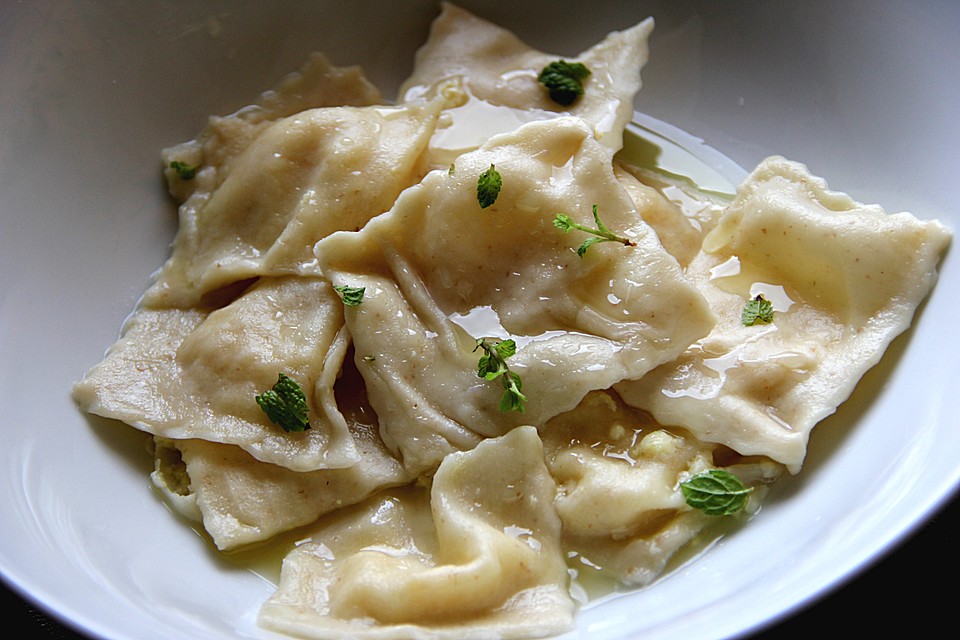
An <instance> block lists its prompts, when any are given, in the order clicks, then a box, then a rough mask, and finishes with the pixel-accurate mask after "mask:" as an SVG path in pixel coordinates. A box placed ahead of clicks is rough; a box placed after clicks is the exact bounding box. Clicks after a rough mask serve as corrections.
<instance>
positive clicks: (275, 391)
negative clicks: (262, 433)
mask: <svg viewBox="0 0 960 640" xmlns="http://www.w3.org/2000/svg"><path fill="white" fill-rule="evenodd" d="M256 400H257V404H258V405H260V408H261V409H262V410H263V412H264V413H265V414H267V417H268V418H269V419H270V422H273V423H274V424H276V425H279V426H280V428H281V429H283V430H284V431H287V432H290V431H295V432H299V431H306V430H307V429H309V428H310V422H309V420H308V419H307V415H308V412H309V408H308V407H307V399H306V397H305V396H304V395H303V390H302V389H301V388H300V385H298V384H297V382H296V381H295V380H293V378H290V377H289V376H287V375H285V374H283V373H281V374H279V376H278V377H277V383H276V384H275V385H273V388H271V389H269V390H267V391H264V392H263V393H262V394H260V395H258V396H256Z"/></svg>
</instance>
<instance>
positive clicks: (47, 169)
mask: <svg viewBox="0 0 960 640" xmlns="http://www.w3.org/2000/svg"><path fill="white" fill-rule="evenodd" d="M461 4H462V5H463V6H464V7H466V8H468V9H471V10H474V11H476V12H477V13H479V14H480V15H483V16H484V17H486V18H489V19H491V20H493V21H495V22H498V23H500V24H502V25H504V26H506V27H508V28H511V29H513V30H515V31H516V33H517V34H518V35H520V36H521V37H522V38H524V39H525V40H527V41H528V42H529V43H530V44H532V45H533V46H536V47H538V48H540V49H543V50H548V51H554V52H557V53H560V54H568V55H572V54H575V53H576V52H578V51H579V50H580V49H582V48H583V47H585V46H588V45H590V44H592V43H593V42H595V41H596V40H598V39H599V38H600V37H602V36H603V35H604V34H605V33H607V32H608V31H610V30H614V29H618V28H622V27H626V26H629V25H630V24H633V23H634V22H637V21H639V20H640V19H642V18H643V17H646V16H647V15H653V16H654V17H655V18H656V20H657V29H656V31H655V34H654V36H653V39H652V41H651V62H650V64H649V65H648V66H647V68H646V69H645V70H644V88H643V90H642V92H641V95H640V96H639V97H638V99H637V103H636V106H637V109H638V110H640V111H642V112H644V113H646V114H649V115H651V116H653V117H654V118H656V119H658V120H661V121H665V122H668V123H670V124H672V125H675V126H676V127H678V128H679V129H681V130H683V131H685V132H687V133H689V134H691V135H693V136H697V137H699V138H701V139H703V140H704V141H705V143H706V144H707V145H709V146H710V147H712V148H714V149H716V150H719V151H720V152H721V153H723V154H725V155H726V156H727V157H729V158H730V159H732V160H733V161H735V162H736V163H738V164H739V165H740V166H742V167H748V168H749V167H752V166H753V165H755V164H756V163H757V162H758V161H760V160H761V159H762V158H763V157H765V156H766V155H770V154H781V155H784V156H787V157H789V158H791V159H794V160H798V161H801V162H804V163H806V164H808V166H809V167H810V169H811V170H812V171H813V172H814V173H816V174H819V175H822V176H824V177H826V178H827V179H828V180H829V181H830V184H831V186H832V187H834V188H836V189H840V190H844V191H847V192H849V193H851V194H852V195H853V196H854V197H855V198H857V199H859V200H862V201H868V202H878V203H880V204H883V205H884V206H885V207H887V208H888V209H889V210H891V211H893V210H910V211H912V212H914V213H915V214H916V215H918V216H919V217H922V218H933V217H937V218H940V219H941V220H943V221H945V222H946V223H947V224H948V225H949V226H950V227H951V228H953V229H957V228H960V213H958V211H957V207H956V203H957V201H958V193H957V187H956V185H957V184H958V181H957V176H958V175H960V162H958V155H957V149H958V148H960V127H958V125H957V114H958V113H960V91H958V83H957V82H956V71H955V69H954V68H953V67H952V66H951V65H952V63H953V62H954V61H956V60H957V59H960V39H958V38H956V33H957V32H958V27H960V5H958V4H956V3H951V2H919V3H902V2H878V1H873V0H870V1H868V0H863V1H846V2H840V3H827V2H816V3H795V2H768V1H760V0H758V1H754V2H748V1H736V2H734V1H730V2H723V3H717V2H687V3H676V2H669V1H663V2H639V1H633V2H612V1H600V0H597V1H594V2H591V3H577V2H559V1H557V0H554V1H552V2H542V1H536V2H526V3H519V2H479V1H464V2H462V3H461ZM436 10H437V7H436V4H435V3H434V2H432V1H428V0H418V1H409V0H408V1H405V2H399V1H397V2H373V1H371V0H360V1H353V2H340V3H338V2H326V1H322V0H316V1H314V2H309V3H307V2H300V3H295V2H263V1H262V0H260V1H257V2H244V1H234V2H230V1H226V0H223V1H214V2H199V3H171V2H154V3H129V2H106V1H104V2H93V1H81V2H43V3H3V4H2V5H0V132H2V135H0V194H2V196H0V276H2V277H0V399H2V403H0V406H2V407H3V409H4V411H3V416H2V418H0V423H2V433H3V440H2V447H0V449H2V454H0V455H2V462H0V470H2V475H0V525H2V537H0V572H2V574H3V577H4V579H5V581H6V582H7V583H8V584H9V585H11V586H12V587H13V588H14V589H15V590H16V591H17V592H18V593H20V594H23V595H25V596H26V597H27V598H28V599H29V600H30V601H31V602H34V603H37V604H39V605H40V606H41V607H42V608H43V609H44V610H45V611H48V612H51V613H53V614H54V615H56V616H57V617H58V618H61V619H63V620H66V621H68V622H69V623H70V625H71V626H74V627H75V628H77V629H80V630H82V631H83V632H84V633H86V634H89V635H91V636H94V637H102V638H109V639H112V640H128V639H130V640H133V639H136V640H152V639H154V638H157V639H163V640H167V639H168V638H174V637H180V638H191V639H194V638H197V639H204V638H210V639H221V638H235V637H250V638H266V637H267V636H266V634H263V633H260V632H258V631H257V630H256V628H255V625H254V615H255V612H256V608H257V606H258V605H259V604H260V602H262V601H263V600H264V599H265V598H266V597H267V596H268V595H269V593H270V591H271V589H272V587H271V585H269V584H268V583H266V582H265V581H263V580H261V579H260V578H258V577H257V576H255V575H254V574H252V573H250V572H249V571H246V570H245V569H242V568H240V567H237V566H232V565H231V564H230V562H229V561H227V560H224V559H221V558H218V557H215V556H214V555H213V554H211V553H210V551H209V550H208V548H207V547H206V546H205V545H204V543H203V542H202V541H201V540H200V538H199V537H198V536H197V535H196V534H195V533H194V532H193V531H192V530H190V529H189V528H188V527H186V526H184V525H183V523H182V522H180V521H178V520H177V519H176V518H174V517H173V516H172V515H171V514H169V513H166V512H165V509H164V507H163V506H162V504H161V503H160V502H159V501H158V500H157V499H156V498H155V497H154V496H153V495H152V493H151V490H150V488H149V483H148V479H147V473H148V472H149V470H150V464H151V463H150V460H149V458H148V457H147V456H146V454H145V453H143V452H142V451H141V450H140V446H141V445H140V439H139V437H138V436H136V435H134V434H133V433H132V432H131V430H129V429H127V428H123V427H121V426H118V425H116V424H113V423H109V422H107V421H101V420H90V419H88V418H86V417H85V416H83V415H81V414H80V413H79V412H78V411H77V409H76V408H75V406H74V405H73V403H72V401H71V399H70V396H69V389H70V385H71V384H72V383H73V382H74V381H75V380H76V379H78V378H79V377H80V376H82V375H83V373H84V372H85V371H86V370H87V368H89V367H90V366H91V365H93V364H94V363H96V362H97V361H98V360H99V359H100V357H101V355H102V354H103V351H104V349H105V348H106V347H107V346H108V345H109V344H110V343H111V342H112V341H113V340H114V339H115V338H116V336H117V332H118V329H119V327H120V324H121V322H122V321H123V319H124V317H125V316H126V315H127V314H128V313H129V311H130V310H131V308H132V306H133V305H134V303H135V302H136V300H137V298H138V297H139V295H140V294H141V292H142V291H143V289H144V287H145V285H146V283H147V280H148V278H149V276H150V274H151V273H152V272H153V271H154V270H155V269H156V268H157V267H158V266H159V265H160V264H161V263H162V262H163V260H164V259H165V258H166V255H167V250H168V247H167V243H168V242H169V241H170V239H171V238H172V235H173V232H174V230H175V226H174V225H175V217H174V213H173V210H172V206H171V204H170V202H169V201H168V200H167V198H166V196H165V192H164V188H163V184H162V182H161V180H160V175H159V156H158V152H159V150H160V149H161V148H162V147H164V146H167V145H170V144H173V143H177V142H181V141H183V140H186V139H189V138H191V137H192V136H193V135H194V134H195V133H196V132H197V131H198V130H199V129H200V127H202V125H203V123H204V119H205V117H206V116H207V115H208V114H226V113H229V112H231V111H233V110H234V109H236V108H238V107H240V106H242V105H244V104H246V103H247V102H248V101H249V100H250V99H251V98H253V97H254V96H256V95H257V94H258V93H259V92H260V91H261V90H263V89H265V88H268V87H270V86H272V85H273V84H274V83H275V82H276V81H277V80H278V79H279V78H280V77H281V76H283V75H284V74H285V73H287V72H288V71H291V70H293V69H295V68H297V67H298V66H299V65H300V64H301V62H302V61H303V60H305V59H306V57H307V55H308V53H309V52H311V51H313V50H322V51H324V52H326V53H327V54H328V55H329V56H330V57H331V58H332V59H333V60H334V62H335V63H337V64H354V63H356V64H360V65H362V66H363V67H364V68H365V69H366V71H367V73H368V75H369V77H370V78H371V79H372V80H373V81H374V82H375V83H376V84H378V85H379V86H380V87H381V88H382V89H383V91H384V93H385V94H386V95H392V94H393V92H394V91H395V89H396V87H397V86H398V84H399V82H400V81H401V80H402V79H403V78H404V77H405V75H406V74H407V73H408V72H409V70H410V65H411V63H412V56H413V53H414V51H415V49H416V47H417V46H419V44H420V43H421V42H422V41H423V39H424V38H425V36H426V32H427V28H428V25H429V22H430V20H431V19H432V18H433V16H434V15H435V14H436ZM958 279H960V265H958V264H957V262H956V260H955V259H954V256H950V255H948V256H947V258H946V260H945V262H944V263H943V266H942V275H941V280H940V283H939V285H938V287H937V289H936V290H935V292H934V293H933V295H932V296H931V298H930V299H929V300H928V301H927V303H926V304H925V305H924V306H923V307H922V309H921V313H920V314H919V316H918V318H917V322H916V324H915V327H914V328H913V329H912V330H911V331H910V332H909V333H908V334H906V335H905V336H902V337H901V338H900V339H898V340H897V341H896V342H895V343H894V345H893V346H892V348H891V350H890V352H889V353H888V355H887V357H886V358H885V359H884V361H883V363H882V364H881V365H880V366H879V367H877V368H876V369H874V370H873V371H871V372H870V373H869V374H868V376H867V377H866V379H865V380H864V381H863V384H862V385H861V386H860V387H859V388H858V389H857V391H856V392H855V394H854V396H853V398H851V401H850V402H849V403H847V404H846V405H844V406H843V407H842V408H841V410H840V412H838V414H837V415H835V416H833V417H832V418H830V419H828V420H827V421H826V422H825V423H824V424H823V425H821V427H819V428H818V429H817V430H816V431H815V432H814V437H813V441H812V443H811V449H810V453H809V457H808V461H807V464H806V467H805V469H804V471H803V473H802V474H801V475H800V476H798V477H796V478H791V479H789V480H787V481H785V482H783V483H782V484H781V485H779V486H778V487H777V489H776V491H775V492H774V494H773V495H772V496H771V499H770V501H769V503H768V504H767V505H766V506H765V508H764V509H763V511H762V512H761V514H760V515H759V517H757V518H756V519H755V520H754V521H753V522H751V523H750V525H749V526H747V527H745V528H744V529H742V530H741V531H739V532H737V533H736V535H733V536H730V537H728V538H726V539H724V540H723V541H721V542H720V543H719V544H718V545H717V546H715V547H714V548H712V549H711V550H710V551H709V552H708V553H706V554H704V555H703V556H702V557H700V558H698V559H697V560H696V561H695V562H693V563H691V564H689V565H688V566H686V567H684V568H682V569H681V570H679V571H676V572H674V573H672V574H671V575H669V576H668V577H667V578H666V579H664V580H662V581H660V582H659V583H657V584H655V585H654V586H652V587H651V588H648V589H646V590H643V591H640V592H637V593H634V594H630V595H627V596H624V597H620V598H617V599H614V600H612V601H609V602H607V603H605V604H604V605H602V606H597V607H590V608H588V609H587V610H585V611H584V612H582V615H581V616H580V636H579V637H584V638H586V637H590V638H611V639H612V638H628V637H640V636H641V635H642V637H644V638H649V639H654V638H721V637H730V636H734V635H738V634H742V633H747V632H750V631H751V630H755V629H757V628H759V627H761V626H763V625H765V624H767V623H769V622H770V621H771V620H774V619H776V618H778V617H779V616H782V615H784V614H786V613H789V612H791V611H793V610H795V609H796V608H797V607H799V606H801V605H803V604H805V603H807V602H809V601H810V600H811V599H812V598H815V597H817V596H819V595H821V594H823V593H825V592H826V591H827V590H830V589H832V588H833V587H834V586H836V585H837V584H839V583H840V582H842V581H843V580H845V579H846V578H848V577H849V576H851V575H853V574H854V573H856V572H858V571H860V570H861V569H862V568H863V567H864V566H867V565H868V564H869V563H870V562H871V561H873V560H875V559H877V558H879V557H880V556H881V555H882V554H884V553H885V552H886V551H887V550H888V549H890V548H891V546H892V545H894V544H895V543H897V542H899V541H900V540H901V539H902V538H903V536H905V535H906V534H907V533H910V532H912V531H913V530H914V527H916V526H917V525H918V524H919V523H921V522H923V521H924V519H926V518H927V517H928V516H929V515H930V514H931V513H933V511H934V510H935V509H936V508H937V507H939V506H940V505H942V504H943V503H944V501H945V500H947V499H948V497H949V496H950V495H951V492H952V491H953V490H954V488H955V487H956V486H957V485H958V482H960V462H958V456H957V454H956V452H958V451H960V429H958V428H957V426H956V423H955V418H954V416H955V415H956V413H957V410H958V408H960V371H958V369H960V364H958V363H960V357H958V356H960V353H958V351H960V348H958V347H960V341H958V339H957V332H956V330H955V325H956V318H957V312H958V310H960V309H958V304H957V302H956V298H955V293H956V291H957V288H958ZM571 637H578V636H577V634H571Z"/></svg>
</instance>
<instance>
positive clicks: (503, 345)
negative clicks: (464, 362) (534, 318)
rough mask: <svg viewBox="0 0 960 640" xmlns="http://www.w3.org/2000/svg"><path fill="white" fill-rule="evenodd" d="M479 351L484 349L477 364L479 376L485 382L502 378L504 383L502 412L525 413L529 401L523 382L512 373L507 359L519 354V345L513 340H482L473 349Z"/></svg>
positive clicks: (501, 398) (501, 400) (501, 402)
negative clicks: (523, 388) (525, 404)
mask: <svg viewBox="0 0 960 640" xmlns="http://www.w3.org/2000/svg"><path fill="white" fill-rule="evenodd" d="M477 349H483V355H481V356H480V362H479V363H477V376H478V377H480V378H483V379H484V380H496V379H497V378H500V380H501V381H502V384H503V395H502V396H501V397H500V411H518V412H520V413H523V409H524V407H523V403H524V402H526V400H527V397H526V396H525V395H523V392H522V391H521V388H522V387H523V382H522V381H521V380H520V376H519V375H518V374H516V373H514V372H513V371H510V368H509V367H508V366H507V358H509V357H510V356H512V355H513V354H515V353H516V352H517V343H516V342H514V341H513V340H501V341H499V342H495V341H492V340H488V339H487V338H480V339H478V340H477V346H475V347H474V348H473V350H474V351H476V350H477Z"/></svg>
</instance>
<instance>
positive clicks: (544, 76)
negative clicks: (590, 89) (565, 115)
mask: <svg viewBox="0 0 960 640" xmlns="http://www.w3.org/2000/svg"><path fill="white" fill-rule="evenodd" d="M589 76H590V69H588V68H587V67H586V66H585V65H583V64H581V63H579V62H567V61H566V60H556V61H554V62H551V63H550V64H548V65H547V66H545V67H544V68H543V69H542V70H541V71H540V75H539V76H537V80H538V81H539V82H540V84H542V85H543V86H544V87H546V88H547V91H548V92H549V93H550V99H551V100H553V101H554V102H556V103H557V104H559V105H562V106H564V107H568V106H570V105H571V104H573V102H574V101H575V100H576V99H577V98H579V97H580V96H582V95H583V81H584V80H586V79H587V78H588V77H589Z"/></svg>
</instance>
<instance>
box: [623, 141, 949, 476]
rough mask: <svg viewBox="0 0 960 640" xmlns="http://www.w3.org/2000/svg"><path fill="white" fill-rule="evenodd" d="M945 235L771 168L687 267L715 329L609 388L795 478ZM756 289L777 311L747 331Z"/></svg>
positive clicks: (785, 166) (906, 318) (764, 167)
mask: <svg viewBox="0 0 960 640" xmlns="http://www.w3.org/2000/svg"><path fill="white" fill-rule="evenodd" d="M949 238H950V234H949V232H948V231H947V230H946V229H945V228H944V227H943V226H942V225H941V224H940V223H939V222H936V221H928V222H923V221H920V220H918V219H916V218H915V217H914V216H912V215H910V214H907V213H898V214H888V213H886V212H885V211H883V209H881V208H880V207H878V206H872V205H863V204H860V203H857V202H855V201H854V200H852V199H851V198H850V197H849V196H846V195H844V194H841V193H838V192H834V191H830V190H829V189H828V188H827V185H826V183H825V181H823V180H822V179H820V178H816V177H814V176H812V175H810V173H809V172H808V171H807V169H806V167H804V166H803V165H800V164H798V163H795V162H789V161H787V160H784V159H783V158H769V159H767V160H766V161H765V162H763V163H761V164H760V166H759V167H757V169H756V170H755V171H754V172H753V173H752V174H751V175H750V176H749V177H748V178H747V180H745V182H744V184H743V185H742V186H741V188H740V189H739V190H738V195H737V198H736V199H735V200H734V202H733V203H732V204H731V205H730V206H729V207H728V208H727V210H726V211H725V212H724V213H723V215H722V216H721V218H720V220H719V221H718V224H717V227H716V228H715V229H714V230H713V231H712V232H711V233H710V234H709V235H708V236H707V237H706V238H705V240H704V244H703V251H702V252H701V254H700V255H699V256H698V257H697V258H696V259H695V260H694V261H693V263H692V264H691V266H690V267H689V268H688V270H687V274H688V275H690V276H691V277H693V278H696V282H697V286H698V287H699V288H700V290H701V291H703V292H704V294H705V295H707V297H708V299H709V300H710V306H711V308H712V309H713V310H714V312H715V313H716V315H717V317H718V322H717V324H716V326H715V327H714V329H713V331H711V333H710V335H709V336H707V337H706V338H704V339H703V340H700V341H698V342H697V343H696V344H695V345H693V346H692V347H691V348H690V349H689V350H687V352H686V353H684V354H683V355H682V356H681V357H680V358H678V359H677V361H676V362H673V363H670V364H667V365H664V366H662V367H660V368H658V369H657V370H655V371H654V372H653V373H651V374H650V375H648V376H646V377H644V378H642V379H639V380H633V381H629V382H624V383H623V384H620V385H617V391H618V392H619V393H620V394H621V395H622V396H623V398H624V399H625V400H626V401H627V402H628V403H630V404H632V405H634V406H637V407H641V408H644V409H647V410H648V411H650V412H651V413H652V414H653V415H654V416H655V417H656V418H657V420H658V421H660V422H661V423H662V424H668V425H680V426H683V427H685V428H687V429H689V430H690V431H691V432H692V433H693V434H694V435H695V436H696V437H697V438H699V439H700V440H702V441H704V442H716V443H721V444H725V445H727V446H730V447H732V448H733V449H735V450H737V451H739V452H740V453H742V454H744V455H764V456H768V457H770V458H772V459H773V460H777V461H778V462H782V463H783V464H785V465H787V466H788V467H789V468H790V469H791V471H793V472H797V471H799V469H800V467H801V465H802V462H803V458H804V455H805V453H806V445H807V440H808V438H809V434H810V430H811V429H812V428H813V427H814V425H815V424H816V423H817V422H819V421H820V420H822V419H823V418H825V417H826V416H828V415H830V414H831V413H833V412H834V411H835V410H836V408H837V406H838V405H839V404H840V403H841V402H843V401H844V400H846V398H847V397H848V396H849V394H850V393H851V392H852V391H853V388H854V386H855V385H856V384H857V381H858V380H859V379H860V377H861V376H862V375H863V374H864V373H865V372H866V371H867V370H868V369H869V368H870V367H872V366H873V365H874V364H876V363H877V361H878V360H879V359H880V356H881V355H882V354H883V352H884V350H885V349H886V348H887V346H888V345H889V343H890V341H891V340H893V338H895V337H896V336H897V335H899V334H900V333H901V332H903V331H904V330H905V329H906V328H907V327H908V326H909V325H910V322H911V320H912V318H913V313H914V310H915V309H916V308H917V306H918V305H919V304H920V302H921V301H922V300H923V299H924V298H925V297H926V296H927V294H928V293H929V291H930V288H931V287H932V286H933V283H934V280H935V277H936V265H937V262H938V261H939V259H940V255H941V254H942V253H943V251H944V250H945V249H946V246H947V243H948V242H949ZM731 260H734V261H735V264H736V269H735V271H736V273H735V274H734V275H724V274H725V273H728V272H729V271H728V270H724V269H722V268H721V265H727V264H730V261H731ZM764 291H766V292H767V297H769V298H770V299H771V300H774V301H776V302H777V304H779V305H780V309H779V310H777V311H776V312H775V313H776V316H775V318H776V319H775V321H774V322H773V323H772V324H769V325H761V326H749V327H747V326H743V324H742V322H741V317H740V316H741V310H742V308H743V305H744V303H745V301H746V300H747V299H749V298H750V297H753V296H755V295H757V293H761V294H762V293H763V292H764ZM784 294H785V297H784ZM777 296H780V297H779V298H778V297H777Z"/></svg>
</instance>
